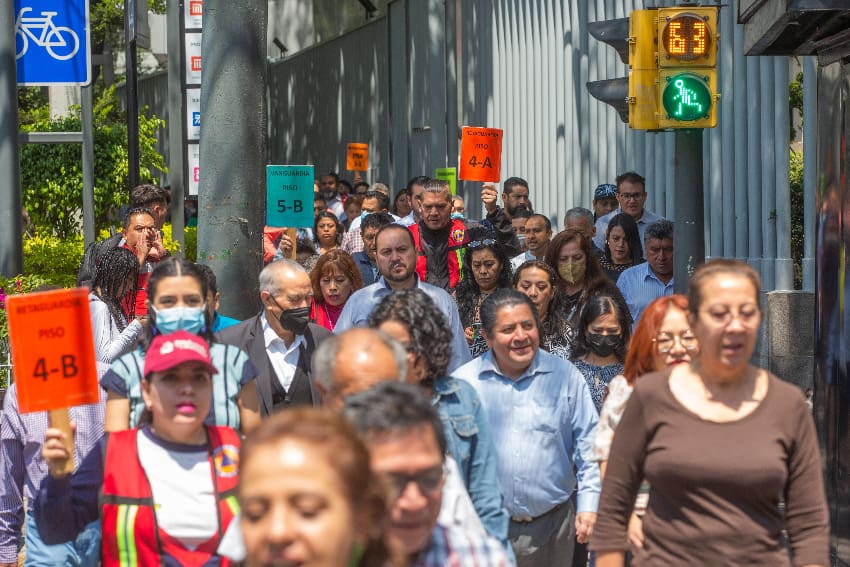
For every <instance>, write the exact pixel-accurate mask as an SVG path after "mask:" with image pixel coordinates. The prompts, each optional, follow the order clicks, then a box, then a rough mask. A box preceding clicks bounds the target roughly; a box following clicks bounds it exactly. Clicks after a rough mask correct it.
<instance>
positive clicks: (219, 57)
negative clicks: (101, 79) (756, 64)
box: [198, 0, 268, 319]
mask: <svg viewBox="0 0 850 567" xmlns="http://www.w3.org/2000/svg"><path fill="white" fill-rule="evenodd" d="M267 11H268V1H267V0H244V1H243V2H233V1H232V0H208V1H206V2H204V37H203V45H202V60H203V69H204V70H203V73H204V75H203V79H202V82H201V116H202V119H201V147H200V152H201V177H200V188H199V190H198V209H199V210H198V261H199V262H201V263H204V264H207V265H208V266H210V267H211V268H212V269H213V271H215V273H216V276H217V278H218V288H219V291H220V292H221V296H222V297H221V311H222V312H223V313H226V314H227V315H229V316H231V317H236V318H239V319H246V318H248V317H250V316H252V315H254V314H255V313H256V312H257V311H258V310H259V307H260V302H259V292H258V282H257V276H258V275H259V272H260V270H261V269H262V266H263V226H264V225H265V185H266V174H265V166H266V163H267V161H266V160H267V156H266V154H267V150H268V140H267V137H266V125H267V121H268V102H267V100H266V96H265V95H266V84H267V68H266V23H267V20H268V13H267ZM211 87H212V88H211Z"/></svg>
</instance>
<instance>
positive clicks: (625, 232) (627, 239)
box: [599, 213, 645, 283]
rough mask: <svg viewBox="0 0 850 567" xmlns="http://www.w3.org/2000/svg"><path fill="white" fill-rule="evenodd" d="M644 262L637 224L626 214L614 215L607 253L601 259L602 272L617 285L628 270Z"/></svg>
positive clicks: (609, 226) (609, 225)
mask: <svg viewBox="0 0 850 567" xmlns="http://www.w3.org/2000/svg"><path fill="white" fill-rule="evenodd" d="M644 262H645V260H644V259H643V247H642V246H641V244H640V233H639V232H638V226H637V223H636V222H635V220H634V219H633V218H632V217H631V215H628V214H626V213H620V214H619V215H614V217H613V218H612V219H611V222H609V223H608V230H607V231H606V233H605V253H604V254H603V255H602V256H600V257H599V265H600V266H602V270H603V271H604V272H605V274H606V275H607V276H608V277H609V278H611V281H613V282H614V283H616V282H617V280H618V279H619V278H620V274H622V273H623V272H624V271H625V270H626V269H627V268H631V267H632V266H637V265H638V264H643V263H644Z"/></svg>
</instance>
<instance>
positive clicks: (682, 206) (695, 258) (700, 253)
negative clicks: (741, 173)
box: [673, 128, 705, 293]
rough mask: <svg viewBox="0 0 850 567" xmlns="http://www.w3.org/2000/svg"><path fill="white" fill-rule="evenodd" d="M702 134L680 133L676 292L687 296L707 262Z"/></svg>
mask: <svg viewBox="0 0 850 567" xmlns="http://www.w3.org/2000/svg"><path fill="white" fill-rule="evenodd" d="M702 133H703V131H702V130H700V129H696V128H688V129H683V130H676V149H675V154H676V157H675V163H674V166H673V167H674V169H675V174H674V175H675V180H676V181H675V183H674V187H675V188H676V191H677V194H676V199H675V202H674V209H673V218H674V219H676V223H675V228H674V229H673V232H674V235H673V244H674V247H675V258H674V260H673V281H674V285H673V287H674V289H675V291H676V293H687V290H688V279H689V278H690V276H691V274H692V273H693V271H694V269H695V268H696V267H697V266H698V265H700V264H702V263H703V262H705V220H704V216H703V215H704V206H703V200H704V197H703V180H702Z"/></svg>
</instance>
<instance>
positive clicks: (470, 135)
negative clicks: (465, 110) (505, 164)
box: [458, 126, 502, 182]
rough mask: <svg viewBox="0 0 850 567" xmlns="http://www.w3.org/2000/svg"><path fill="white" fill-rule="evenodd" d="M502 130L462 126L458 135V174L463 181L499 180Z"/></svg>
mask: <svg viewBox="0 0 850 567" xmlns="http://www.w3.org/2000/svg"><path fill="white" fill-rule="evenodd" d="M501 169H502V131H501V130H499V129H498V128H474V127H472V126H464V127H463V129H462V130H461V135H460V174H459V175H458V178H459V179H463V180H465V181H493V182H498V181H499V175H500V174H501Z"/></svg>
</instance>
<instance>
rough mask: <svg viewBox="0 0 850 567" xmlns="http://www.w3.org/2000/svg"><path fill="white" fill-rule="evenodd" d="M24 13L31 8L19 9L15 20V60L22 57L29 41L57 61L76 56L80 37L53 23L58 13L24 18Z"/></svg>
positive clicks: (67, 28) (43, 13)
mask: <svg viewBox="0 0 850 567" xmlns="http://www.w3.org/2000/svg"><path fill="white" fill-rule="evenodd" d="M26 12H32V8H21V11H20V12H18V18H17V19H16V20H15V59H20V58H21V57H23V56H24V54H25V53H26V52H27V49H29V45H30V40H32V41H33V42H34V43H35V44H36V45H37V46H39V47H43V48H44V49H46V50H47V53H49V54H50V56H51V57H53V58H54V59H57V60H59V61H67V60H68V59H70V58H72V57H73V56H74V55H76V54H77V51H79V49H80V37H79V36H78V35H77V33H76V32H75V31H74V30H72V29H71V28H69V27H65V26H57V25H56V24H54V23H53V16H55V15H56V14H57V13H58V12H42V13H41V16H29V17H26V18H25V17H24V14H25V13H26Z"/></svg>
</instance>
